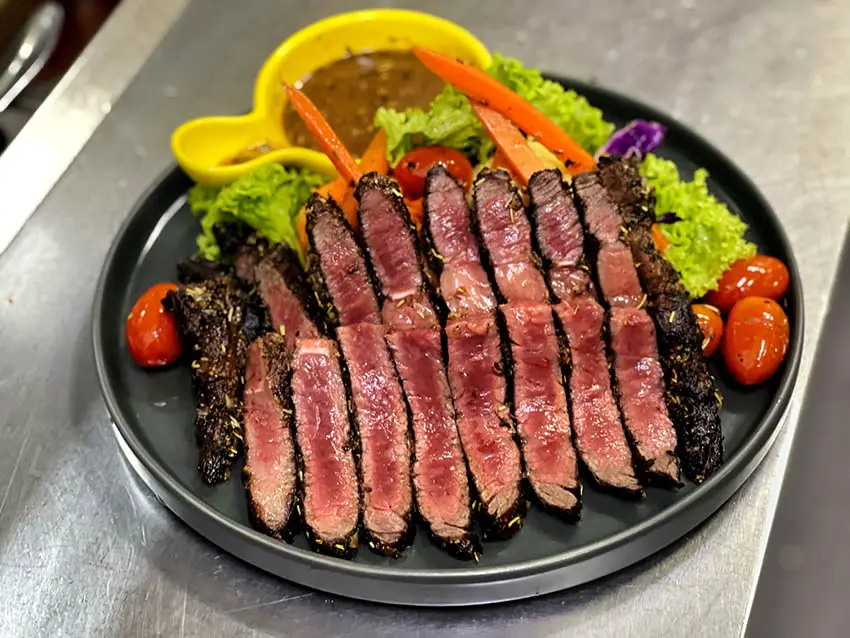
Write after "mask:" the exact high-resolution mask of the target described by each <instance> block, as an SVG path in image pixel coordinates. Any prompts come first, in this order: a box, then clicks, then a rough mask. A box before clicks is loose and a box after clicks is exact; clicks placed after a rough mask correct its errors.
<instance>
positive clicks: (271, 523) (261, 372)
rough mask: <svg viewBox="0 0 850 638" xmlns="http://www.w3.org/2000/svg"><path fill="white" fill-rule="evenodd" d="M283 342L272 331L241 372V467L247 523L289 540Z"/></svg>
mask: <svg viewBox="0 0 850 638" xmlns="http://www.w3.org/2000/svg"><path fill="white" fill-rule="evenodd" d="M289 361H290V355H289V354H288V352H287V348H286V343H285V342H284V340H283V337H281V336H280V335H279V334H278V333H274V332H270V333H267V334H266V335H264V336H262V337H260V338H259V339H257V340H256V341H254V342H253V343H252V344H251V346H250V347H249V348H248V364H247V367H246V370H245V400H244V405H245V425H244V429H245V465H244V467H243V469H242V482H243V483H244V485H245V491H246V492H247V493H248V505H249V512H250V515H251V521H252V523H253V524H254V526H255V527H256V528H257V529H259V530H260V531H262V532H264V533H266V534H269V535H270V536H274V537H275V538H279V539H286V540H289V539H290V538H291V535H292V523H294V519H295V518H297V516H296V513H295V508H296V502H297V498H298V496H297V489H296V487H297V486H296V468H295V445H294V443H293V440H292V419H291V415H292V408H291V402H290V397H289V387H288V384H289V374H290V372H289Z"/></svg>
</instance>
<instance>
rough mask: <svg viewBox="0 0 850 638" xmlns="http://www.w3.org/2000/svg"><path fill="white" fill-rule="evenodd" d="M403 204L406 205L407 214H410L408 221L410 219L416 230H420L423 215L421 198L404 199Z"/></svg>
mask: <svg viewBox="0 0 850 638" xmlns="http://www.w3.org/2000/svg"><path fill="white" fill-rule="evenodd" d="M404 203H405V204H406V205H407V212H409V213H410V219H412V220H413V223H414V224H416V228H418V229H419V230H422V218H423V217H424V215H425V212H424V210H423V209H422V198H421V197H420V198H419V199H405V200H404Z"/></svg>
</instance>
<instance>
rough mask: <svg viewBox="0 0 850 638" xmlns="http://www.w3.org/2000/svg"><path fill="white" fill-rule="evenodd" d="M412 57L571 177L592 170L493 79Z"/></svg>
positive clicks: (450, 63) (582, 154) (443, 61)
mask: <svg viewBox="0 0 850 638" xmlns="http://www.w3.org/2000/svg"><path fill="white" fill-rule="evenodd" d="M413 53H414V55H416V57H417V58H419V59H420V60H421V61H422V63H423V64H424V65H425V66H427V67H428V68H429V69H430V70H431V71H433V72H434V73H435V74H436V75H438V76H439V77H440V78H441V79H442V80H443V81H445V82H446V83H448V84H451V85H452V86H453V87H454V88H456V89H457V90H458V91H460V92H461V93H463V94H464V95H466V96H467V97H468V98H469V99H470V100H472V101H473V102H478V103H480V104H483V105H485V106H489V107H490V108H492V109H493V110H494V111H497V112H498V113H500V114H501V115H503V116H504V117H506V118H508V119H509V120H510V121H511V122H513V123H514V124H516V125H517V126H518V127H519V128H520V129H522V130H523V131H524V132H525V133H526V134H528V135H530V136H531V137H533V138H534V139H536V140H537V141H538V142H540V143H541V144H543V146H545V147H546V148H548V149H549V150H550V151H551V152H552V153H554V154H555V156H557V157H558V159H560V160H561V161H562V162H564V163H565V164H567V167H568V168H569V170H570V171H571V172H573V173H581V172H583V171H589V170H593V169H594V168H595V166H596V162H594V161H593V157H591V155H590V154H589V153H588V152H587V151H585V150H584V149H583V148H582V147H581V146H580V145H579V144H578V143H576V142H575V140H573V139H572V138H571V137H570V136H569V135H567V133H566V132H565V131H564V130H563V129H561V128H560V127H559V126H558V125H557V124H555V123H554V122H553V121H552V120H550V119H549V118H548V117H546V116H545V115H543V113H541V112H540V110H539V109H537V107H535V106H534V105H533V104H531V103H530V102H528V101H527V100H525V99H524V98H522V97H521V96H519V95H517V94H516V93H514V92H513V91H511V90H510V89H509V88H508V87H506V86H504V85H503V84H501V83H500V82H499V81H498V80H496V79H495V78H491V77H490V76H489V75H487V74H486V73H484V71H481V70H480V69H476V68H475V67H474V66H471V65H469V64H466V63H464V62H461V61H460V60H457V59H455V58H452V57H450V56H448V55H444V54H442V53H437V52H436V51H432V50H430V49H425V48H422V47H413Z"/></svg>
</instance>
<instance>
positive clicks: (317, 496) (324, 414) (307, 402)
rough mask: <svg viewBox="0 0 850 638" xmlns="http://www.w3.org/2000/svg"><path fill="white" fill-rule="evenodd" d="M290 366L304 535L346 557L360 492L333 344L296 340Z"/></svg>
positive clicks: (353, 545)
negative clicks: (300, 474) (299, 461)
mask: <svg viewBox="0 0 850 638" xmlns="http://www.w3.org/2000/svg"><path fill="white" fill-rule="evenodd" d="M292 369H293V373H292V385H291V392H292V403H293V407H294V419H295V440H296V444H297V446H298V451H299V454H300V458H301V466H302V469H301V472H302V490H303V495H302V498H303V504H304V513H303V516H304V523H305V524H306V526H307V539H308V540H309V541H310V543H311V545H312V546H313V548H314V549H316V551H319V552H322V553H324V554H329V555H332V556H340V557H344V558H345V557H349V556H351V555H352V554H353V553H354V551H355V550H356V547H357V532H358V523H359V521H360V494H359V487H358V481H357V470H356V466H355V463H354V456H353V454H352V441H351V427H350V421H349V415H348V397H347V396H346V391H345V383H344V382H343V378H342V371H341V369H340V364H339V355H338V353H337V347H336V344H335V343H334V342H333V341H331V340H329V339H305V338H300V339H298V340H297V342H296V346H295V354H294V356H293V364H292Z"/></svg>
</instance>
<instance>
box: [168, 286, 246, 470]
mask: <svg viewBox="0 0 850 638" xmlns="http://www.w3.org/2000/svg"><path fill="white" fill-rule="evenodd" d="M167 299H168V301H167V303H168V306H169V307H170V309H171V310H172V311H173V312H174V314H175V320H176V324H177V329H178V331H179V333H180V336H181V339H182V340H183V342H184V344H185V345H186V346H187V347H186V350H187V351H189V352H191V353H192V387H193V390H194V394H195V409H196V412H195V439H196V441H197V444H198V448H199V451H200V460H199V462H198V471H199V472H200V474H201V478H203V480H204V482H206V483H207V484H209V485H214V484H217V483H223V482H225V481H227V480H228V479H229V478H230V470H231V467H232V465H233V461H234V459H235V458H236V457H237V455H238V454H239V451H240V449H241V447H242V385H243V383H244V380H243V378H242V370H243V366H244V365H245V352H246V347H247V346H246V342H245V335H244V334H243V332H242V307H241V299H240V296H239V292H238V290H237V288H236V283H235V282H234V280H233V278H232V277H230V276H224V277H220V278H218V279H211V280H208V281H205V282H202V283H198V284H189V285H185V286H181V287H180V289H179V290H178V291H177V292H176V293H169V295H168V297H167Z"/></svg>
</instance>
